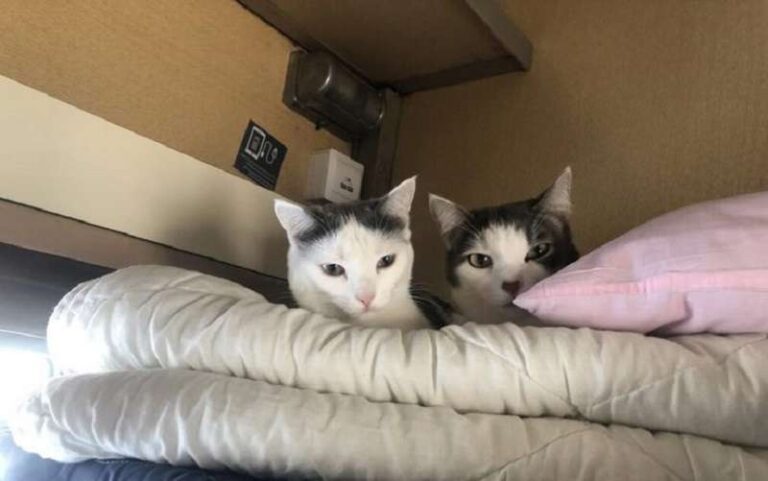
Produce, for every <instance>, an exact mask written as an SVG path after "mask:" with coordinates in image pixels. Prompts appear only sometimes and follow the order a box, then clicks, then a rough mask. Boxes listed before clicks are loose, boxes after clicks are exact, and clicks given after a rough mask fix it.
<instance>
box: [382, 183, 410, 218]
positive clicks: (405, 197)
mask: <svg viewBox="0 0 768 481" xmlns="http://www.w3.org/2000/svg"><path fill="white" fill-rule="evenodd" d="M415 193H416V176H415V175H414V176H413V177H409V178H408V179H405V180H404V181H402V182H401V183H400V185H398V186H397V187H395V188H394V189H392V190H390V191H389V193H388V194H387V195H385V196H384V198H383V199H384V210H385V211H386V212H387V213H388V214H391V215H394V216H395V217H399V218H401V219H403V220H405V221H406V223H407V222H408V218H409V214H410V212H411V204H412V203H413V196H414V194H415Z"/></svg>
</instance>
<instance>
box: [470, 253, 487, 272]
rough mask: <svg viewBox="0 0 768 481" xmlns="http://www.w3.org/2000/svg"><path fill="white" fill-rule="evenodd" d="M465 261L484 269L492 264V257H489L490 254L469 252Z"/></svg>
mask: <svg viewBox="0 0 768 481" xmlns="http://www.w3.org/2000/svg"><path fill="white" fill-rule="evenodd" d="M467 262H469V265H471V266H472V267H476V268H478V269H485V268H487V267H491V266H492V265H493V259H491V256H487V255H485V254H470V255H468V256H467Z"/></svg>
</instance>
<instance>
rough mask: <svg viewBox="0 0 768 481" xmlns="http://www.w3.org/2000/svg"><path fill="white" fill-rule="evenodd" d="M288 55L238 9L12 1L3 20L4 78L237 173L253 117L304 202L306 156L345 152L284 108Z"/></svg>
mask: <svg viewBox="0 0 768 481" xmlns="http://www.w3.org/2000/svg"><path fill="white" fill-rule="evenodd" d="M291 49H292V45H291V43H290V42H289V41H288V40H287V39H286V38H284V37H283V36H282V35H281V34H279V33H278V32H277V31H275V30H274V29H272V28H271V27H270V26H268V25H266V24H265V23H264V22H262V21H261V20H260V19H258V18H257V17H255V16H254V15H252V14H251V13H250V12H248V11H247V10H245V9H244V8H243V7H242V6H240V4H238V3H237V2H236V1H234V0H131V1H121V0H73V1H66V2H56V1H49V0H5V1H4V2H2V14H0V75H4V76H6V77H10V78H12V79H15V80H17V81H19V82H21V83H23V84H26V85H28V86H31V87H33V88H35V89H37V90H40V91H43V92H46V93H48V94H50V95H52V96H54V97H56V98H59V99H61V100H63V101H65V102H67V103H70V104H72V105H74V106H76V107H78V108H80V109H83V110H86V111H88V112H91V113H93V114H96V115H98V116H99V117H102V118H104V119H106V120H109V121H110V122H113V123H116V124H118V125H121V126H123V127H126V128H128V129H130V130H133V131H135V132H137V133H139V134H140V135H142V136H145V137H148V138H150V139H153V140H157V141H158V142H160V143H162V144H165V145H167V146H169V147H171V148H173V149H175V150H178V151H180V152H183V153H186V154H189V155H191V156H192V157H194V158H196V159H199V160H201V161H203V162H207V163H209V164H211V165H214V166H216V167H218V168H220V169H223V170H225V171H227V172H231V173H233V174H236V175H239V174H237V172H236V171H235V170H234V169H233V167H232V164H233V163H234V158H235V154H236V152H237V149H238V147H239V144H240V138H241V136H242V132H243V130H244V129H245V126H246V124H247V122H248V119H251V118H252V119H254V120H255V121H256V122H257V123H259V124H260V125H262V126H263V127H265V128H266V129H267V130H269V131H270V132H271V133H272V134H274V135H275V136H276V137H277V138H278V139H280V140H281V141H283V142H284V143H285V144H286V145H287V146H288V157H287V160H286V163H285V165H284V169H283V173H282V174H281V177H280V180H279V183H278V189H277V191H278V192H279V193H281V194H284V195H287V196H289V197H296V198H298V197H300V196H301V194H302V192H303V188H304V183H305V174H306V169H305V165H306V162H307V160H308V158H309V154H310V153H311V152H312V151H313V150H316V149H324V148H328V147H334V148H336V149H339V150H342V151H348V149H349V146H348V145H347V144H345V143H344V142H342V141H340V140H338V139H337V138H335V137H333V136H331V135H330V134H328V133H327V132H325V131H317V130H315V128H314V126H313V125H312V124H311V123H310V122H309V121H307V120H305V119H304V118H303V117H300V116H299V115H297V114H295V113H293V112H291V111H290V110H289V109H288V108H287V107H285V106H284V105H283V104H282V101H281V95H282V88H283V82H284V77H285V69H286V67H287V62H288V54H289V52H290V51H291ZM104 161H105V162H109V156H105V159H104Z"/></svg>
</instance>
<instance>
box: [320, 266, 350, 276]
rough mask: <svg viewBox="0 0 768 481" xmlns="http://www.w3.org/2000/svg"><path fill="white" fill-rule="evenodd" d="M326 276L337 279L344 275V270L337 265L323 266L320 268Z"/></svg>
mask: <svg viewBox="0 0 768 481" xmlns="http://www.w3.org/2000/svg"><path fill="white" fill-rule="evenodd" d="M320 268H321V269H323V272H324V273H325V274H326V275H329V276H331V277H339V276H343V275H344V272H345V271H344V268H343V267H341V266H340V265H338V264H323V265H321V266H320Z"/></svg>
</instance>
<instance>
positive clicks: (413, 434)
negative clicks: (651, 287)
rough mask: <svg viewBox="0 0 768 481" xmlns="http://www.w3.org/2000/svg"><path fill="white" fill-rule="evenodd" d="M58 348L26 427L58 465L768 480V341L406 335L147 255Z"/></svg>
mask: <svg viewBox="0 0 768 481" xmlns="http://www.w3.org/2000/svg"><path fill="white" fill-rule="evenodd" d="M48 342H49V350H50V353H51V356H52V359H53V361H54V364H55V366H56V367H57V369H59V370H60V371H61V372H62V373H63V374H64V376H62V377H59V378H57V379H54V380H52V381H51V382H49V383H48V385H47V386H45V387H44V389H43V390H42V391H41V392H40V393H39V394H38V395H36V396H35V397H33V398H31V399H30V400H29V401H28V402H27V403H26V404H25V405H24V406H23V408H22V410H21V412H20V415H19V416H18V417H17V418H16V420H15V422H14V425H13V430H14V437H15V440H16V442H17V443H18V444H19V445H20V446H22V447H24V448H25V449H27V450H29V451H32V452H36V453H39V454H41V455H43V456H45V457H50V458H53V459H57V460H60V461H76V460H81V459H86V458H109V457H116V456H126V457H137V458H140V459H147V460H152V461H165V462H170V463H172V464H178V465H187V464H197V465H200V466H202V467H208V468H222V467H227V468H231V469H236V470H241V471H246V472H252V473H258V472H263V471H269V472H274V473H305V474H314V475H319V476H321V477H324V478H329V479H335V478H343V479H446V480H447V479H489V480H490V479H494V480H495V479H572V480H581V479H584V480H588V479H589V480H591V479H606V480H609V479H617V478H620V477H621V478H625V479H639V480H640V479H642V480H654V479H696V480H698V479H702V480H703V479H712V480H720V479H768V450H767V449H766V448H768V416H766V415H765V414H766V411H768V403H766V401H767V400H768V339H766V335H762V334H760V335H740V336H711V335H694V336H686V337H678V338H672V339H658V338H651V337H644V336H641V335H634V334H627V333H614V332H601V331H593V330H588V329H580V330H571V329H557V328H519V327H516V326H514V325H509V324H507V325H498V326H488V325H483V326H480V325H473V324H471V323H470V324H465V325H462V326H451V327H448V328H445V329H443V330H441V331H416V332H410V333H402V332H400V331H395V330H386V329H368V328H359V327H353V326H348V325H345V324H342V323H340V322H338V321H335V320H333V319H326V318H323V317H321V316H318V315H314V314H311V313H308V312H306V311H303V310H300V309H287V308H285V307H283V306H277V305H273V304H269V303H268V302H266V300H265V299H264V298H263V297H262V296H260V295H259V294H257V293H254V292H252V291H250V290H248V289H245V288H243V287H240V286H238V285H236V284H233V283H230V282H228V281H224V280H221V279H217V278H213V277H210V276H205V275H202V274H198V273H194V272H190V271H184V270H180V269H175V268H169V267H152V266H142V267H134V268H129V269H124V270H121V271H117V272H115V273H113V274H110V275H108V276H105V277H103V278H100V279H97V280H95V281H91V282H88V283H85V284H82V285H80V286H79V287H77V288H76V289H75V290H73V291H72V292H70V293H69V294H68V295H67V296H66V297H65V298H64V299H63V300H62V301H61V302H60V304H59V305H58V307H57V308H56V310H55V312H54V314H53V316H52V318H51V322H50V325H49V332H48ZM179 368H183V369H179Z"/></svg>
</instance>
